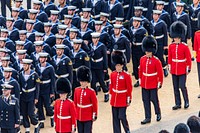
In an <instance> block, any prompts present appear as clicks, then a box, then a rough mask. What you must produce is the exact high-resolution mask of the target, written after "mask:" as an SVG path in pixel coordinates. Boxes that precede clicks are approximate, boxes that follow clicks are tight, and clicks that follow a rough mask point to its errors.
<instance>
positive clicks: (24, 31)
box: [19, 30, 27, 34]
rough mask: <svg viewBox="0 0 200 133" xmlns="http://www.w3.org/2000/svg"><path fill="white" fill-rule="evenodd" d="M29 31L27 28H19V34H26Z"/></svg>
mask: <svg viewBox="0 0 200 133" xmlns="http://www.w3.org/2000/svg"><path fill="white" fill-rule="evenodd" d="M26 33H27V31H26V30H19V34H26Z"/></svg>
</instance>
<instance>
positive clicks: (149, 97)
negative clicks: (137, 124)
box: [142, 88, 161, 118]
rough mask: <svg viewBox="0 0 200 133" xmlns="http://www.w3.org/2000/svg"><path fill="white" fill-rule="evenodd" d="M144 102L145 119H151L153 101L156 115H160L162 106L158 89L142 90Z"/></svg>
mask: <svg viewBox="0 0 200 133" xmlns="http://www.w3.org/2000/svg"><path fill="white" fill-rule="evenodd" d="M142 101H143V104H144V111H145V118H151V101H152V103H153V105H154V109H155V114H160V113H161V112H160V105H159V100H158V89H157V88H155V89H145V88H142Z"/></svg>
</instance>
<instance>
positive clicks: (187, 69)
mask: <svg viewBox="0 0 200 133" xmlns="http://www.w3.org/2000/svg"><path fill="white" fill-rule="evenodd" d="M186 73H187V74H189V73H190V69H189V66H187V67H186Z"/></svg>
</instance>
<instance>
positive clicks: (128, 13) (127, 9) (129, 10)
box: [121, 0, 134, 21]
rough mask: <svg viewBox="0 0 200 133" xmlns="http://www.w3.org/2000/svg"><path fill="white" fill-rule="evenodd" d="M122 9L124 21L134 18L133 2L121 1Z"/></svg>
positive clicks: (131, 0)
mask: <svg viewBox="0 0 200 133" xmlns="http://www.w3.org/2000/svg"><path fill="white" fill-rule="evenodd" d="M121 2H122V4H123V8H124V20H125V21H129V20H130V19H131V18H132V17H133V16H134V14H133V13H134V6H133V4H134V1H133V0H121Z"/></svg>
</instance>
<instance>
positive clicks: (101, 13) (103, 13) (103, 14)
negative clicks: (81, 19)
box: [100, 12, 109, 17]
mask: <svg viewBox="0 0 200 133" xmlns="http://www.w3.org/2000/svg"><path fill="white" fill-rule="evenodd" d="M100 16H105V17H109V14H108V13H105V12H100Z"/></svg>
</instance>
